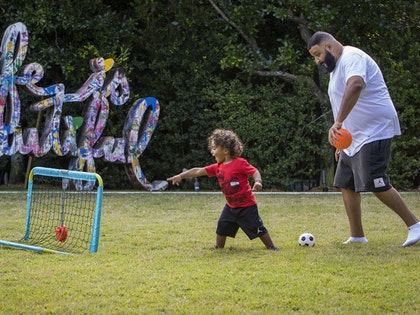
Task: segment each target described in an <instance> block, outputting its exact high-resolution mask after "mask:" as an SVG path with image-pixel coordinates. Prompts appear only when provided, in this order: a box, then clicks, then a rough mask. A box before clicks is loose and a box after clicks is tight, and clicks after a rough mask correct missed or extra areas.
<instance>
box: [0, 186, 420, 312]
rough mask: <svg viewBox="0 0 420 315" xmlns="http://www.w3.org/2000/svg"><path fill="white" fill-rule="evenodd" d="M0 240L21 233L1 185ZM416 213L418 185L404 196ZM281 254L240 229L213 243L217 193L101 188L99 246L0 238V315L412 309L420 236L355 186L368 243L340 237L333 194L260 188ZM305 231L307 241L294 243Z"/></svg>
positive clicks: (416, 305) (12, 200) (343, 224)
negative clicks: (47, 245) (71, 249)
mask: <svg viewBox="0 0 420 315" xmlns="http://www.w3.org/2000/svg"><path fill="white" fill-rule="evenodd" d="M0 196H1V198H0V199H1V200H0V215H1V221H0V239H4V240H15V239H18V238H20V237H22V236H23V233H24V225H25V223H24V222H25V207H26V206H25V205H26V195H25V194H24V193H20V194H12V193H8V194H1V195H0ZM403 197H404V199H405V200H406V202H407V203H408V204H409V206H410V207H411V208H412V209H413V211H415V212H416V214H417V215H418V216H420V213H419V209H420V207H419V206H420V193H408V194H404V195H403ZM257 200H258V203H259V209H260V214H261V217H262V218H263V220H264V223H265V225H266V227H267V228H268V230H269V231H270V234H271V236H272V238H273V240H274V242H275V244H276V245H277V246H279V247H280V249H281V250H280V251H279V252H273V251H268V250H265V249H264V246H263V244H262V243H261V242H260V240H258V239H256V240H253V241H249V240H248V239H247V237H246V236H245V234H244V233H243V232H241V231H240V232H239V233H238V235H237V237H236V238H235V239H231V238H228V241H227V247H226V249H224V250H217V251H212V250H210V249H211V247H212V246H213V244H214V241H215V228H216V223H217V219H218V217H219V214H220V212H221V209H222V207H223V205H224V199H223V197H222V196H221V195H220V194H167V193H141V194H138V193H137V194H128V195H122V194H105V195H104V200H103V213H102V227H101V237H100V244H99V251H98V253H96V254H89V253H85V254H81V255H58V254H37V253H35V252H32V251H26V250H18V249H10V248H7V247H0V292H1V299H0V314H59V313H60V314H419V313H420V294H419V292H420V280H419V271H420V244H418V245H415V246H412V247H409V248H402V247H401V244H402V243H403V242H404V241H405V239H406V237H407V231H406V228H405V226H404V224H403V223H402V221H401V220H400V219H399V218H398V217H397V216H396V215H395V214H394V213H393V212H391V211H390V210H389V209H387V208H385V207H384V206H383V205H382V204H381V203H380V202H379V201H377V200H376V199H375V197H373V196H372V195H370V194H366V195H363V201H362V202H363V214H364V225H365V231H366V234H367V235H366V236H367V238H368V239H369V243H368V244H352V245H342V244H341V243H342V242H343V241H344V240H346V239H347V238H348V236H349V235H348V223H347V218H346V216H345V213H344V209H343V205H342V201H341V196H340V195H338V194H327V195H319V194H286V195H283V194H257ZM303 232H311V233H313V234H314V235H315V237H316V240H317V244H316V246H315V247H313V248H305V247H299V246H298V245H297V239H298V236H299V235H300V234H301V233H303Z"/></svg>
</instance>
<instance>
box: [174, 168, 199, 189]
mask: <svg viewBox="0 0 420 315" xmlns="http://www.w3.org/2000/svg"><path fill="white" fill-rule="evenodd" d="M206 175H207V172H206V169H205V168H204V167H194V168H191V169H189V170H186V171H185V172H182V173H179V174H178V175H175V176H172V177H169V178H167V179H166V180H167V181H169V182H172V185H179V183H180V182H181V181H182V180H183V179H184V178H191V177H199V176H206Z"/></svg>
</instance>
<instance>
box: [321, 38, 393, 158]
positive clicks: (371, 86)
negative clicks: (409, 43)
mask: <svg viewBox="0 0 420 315" xmlns="http://www.w3.org/2000/svg"><path fill="white" fill-rule="evenodd" d="M353 76H359V77H361V78H362V79H363V81H364V82H365V88H364V89H363V90H362V92H361V94H360V97H359V99H358V101H357V103H356V105H355V106H354V107H353V109H352V111H351V112H350V114H349V115H348V116H347V118H346V119H345V120H344V122H343V128H345V129H347V130H349V131H350V133H351V134H352V136H353V142H352V144H351V145H350V147H348V148H347V149H345V150H344V152H345V153H346V154H347V155H349V156H353V155H355V154H356V153H357V152H359V150H360V149H361V148H362V146H363V145H364V144H366V143H370V142H373V141H376V140H382V139H389V138H392V137H394V136H396V135H400V134H401V129H400V123H399V120H398V115H397V111H396V110H395V107H394V104H393V103H392V100H391V97H390V95H389V92H388V88H387V86H386V84H385V81H384V78H383V76H382V72H381V70H380V69H379V66H378V65H377V64H376V62H375V61H374V60H373V59H372V58H371V57H370V56H369V55H368V54H366V53H365V52H363V51H362V50H360V49H358V48H355V47H352V46H345V47H344V49H343V53H342V54H341V56H340V58H339V59H338V61H337V64H336V67H335V69H334V71H333V72H331V74H330V82H329V85H328V95H329V97H330V102H331V106H332V110H333V114H334V119H335V118H336V117H337V114H338V112H339V110H340V106H341V101H342V99H343V96H344V91H345V89H346V83H347V80H348V79H349V78H350V77H353Z"/></svg>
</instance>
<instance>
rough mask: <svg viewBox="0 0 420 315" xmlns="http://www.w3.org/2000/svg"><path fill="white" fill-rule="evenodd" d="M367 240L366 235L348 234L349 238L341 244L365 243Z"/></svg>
mask: <svg viewBox="0 0 420 315" xmlns="http://www.w3.org/2000/svg"><path fill="white" fill-rule="evenodd" d="M367 242H368V240H367V239H366V237H353V236H350V238H349V239H348V240H347V241H345V242H343V244H350V243H367Z"/></svg>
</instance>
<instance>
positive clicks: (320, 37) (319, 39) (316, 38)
mask: <svg viewBox="0 0 420 315" xmlns="http://www.w3.org/2000/svg"><path fill="white" fill-rule="evenodd" d="M328 39H330V40H331V39H334V37H333V36H332V35H331V34H330V33H327V32H316V33H315V34H314V35H312V37H311V38H310V39H309V41H308V46H307V49H308V50H310V49H311V48H312V46H315V45H319V44H321V43H323V42H325V41H326V40H328Z"/></svg>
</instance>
